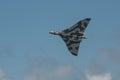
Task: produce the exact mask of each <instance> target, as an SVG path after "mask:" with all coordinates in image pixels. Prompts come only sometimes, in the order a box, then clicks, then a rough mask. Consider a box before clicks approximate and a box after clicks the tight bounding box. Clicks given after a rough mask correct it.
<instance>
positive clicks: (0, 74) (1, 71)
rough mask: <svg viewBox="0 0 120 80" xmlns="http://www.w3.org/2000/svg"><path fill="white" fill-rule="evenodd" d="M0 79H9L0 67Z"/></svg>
mask: <svg viewBox="0 0 120 80" xmlns="http://www.w3.org/2000/svg"><path fill="white" fill-rule="evenodd" d="M0 80H10V79H9V78H8V77H7V76H6V74H5V73H4V71H3V70H2V69H0Z"/></svg>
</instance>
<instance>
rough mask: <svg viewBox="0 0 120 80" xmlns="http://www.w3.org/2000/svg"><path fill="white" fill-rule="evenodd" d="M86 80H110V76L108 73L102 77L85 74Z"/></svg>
mask: <svg viewBox="0 0 120 80" xmlns="http://www.w3.org/2000/svg"><path fill="white" fill-rule="evenodd" d="M86 78H87V80H112V76H111V74H110V73H105V74H102V75H90V74H88V73H87V74H86Z"/></svg>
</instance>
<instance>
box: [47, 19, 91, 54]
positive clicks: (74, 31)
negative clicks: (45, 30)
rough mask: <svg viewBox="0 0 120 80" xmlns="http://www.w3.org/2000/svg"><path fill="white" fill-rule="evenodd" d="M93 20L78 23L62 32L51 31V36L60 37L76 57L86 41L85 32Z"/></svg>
mask: <svg viewBox="0 0 120 80" xmlns="http://www.w3.org/2000/svg"><path fill="white" fill-rule="evenodd" d="M90 20H91V18H86V19H83V20H81V21H79V22H77V23H76V24H75V25H73V26H72V27H70V28H67V29H65V30H62V31H61V32H57V31H50V32H49V33H50V34H54V35H59V36H60V37H61V38H62V39H63V40H64V42H65V44H66V46H67V48H68V50H69V51H70V52H71V53H72V54H73V55H75V56H77V55H78V50H79V45H80V42H81V41H82V40H83V39H86V37H85V36H84V31H85V29H86V27H87V25H88V23H89V21H90Z"/></svg>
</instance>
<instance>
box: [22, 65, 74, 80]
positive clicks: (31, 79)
mask: <svg viewBox="0 0 120 80" xmlns="http://www.w3.org/2000/svg"><path fill="white" fill-rule="evenodd" d="M71 71H72V66H71V65H61V66H56V67H55V68H54V69H52V68H50V69H47V68H43V67H41V66H37V67H34V68H32V69H31V70H30V71H29V72H28V73H27V75H26V76H25V78H24V80H61V79H62V80H63V79H68V78H69V75H70V74H71ZM69 79H70V78H69Z"/></svg>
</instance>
